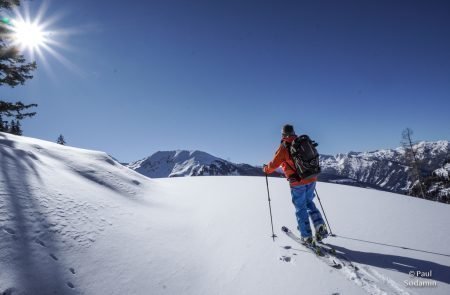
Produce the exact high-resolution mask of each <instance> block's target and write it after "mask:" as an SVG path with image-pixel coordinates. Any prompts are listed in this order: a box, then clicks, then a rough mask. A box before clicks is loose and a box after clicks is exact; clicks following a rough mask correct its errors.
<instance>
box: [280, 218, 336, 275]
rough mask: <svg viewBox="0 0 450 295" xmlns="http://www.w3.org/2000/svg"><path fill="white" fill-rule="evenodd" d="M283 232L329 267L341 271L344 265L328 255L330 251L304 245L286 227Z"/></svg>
mask: <svg viewBox="0 0 450 295" xmlns="http://www.w3.org/2000/svg"><path fill="white" fill-rule="evenodd" d="M281 230H282V231H283V232H284V233H285V234H286V235H287V236H288V237H290V238H291V239H293V240H294V241H295V242H297V243H299V244H300V245H302V246H303V247H305V248H306V249H308V250H309V251H310V252H312V253H313V254H315V255H316V257H317V258H319V259H320V260H322V261H323V262H324V263H326V264H327V265H328V266H330V267H333V268H336V269H341V268H342V265H341V264H340V263H337V262H336V261H335V260H334V259H333V257H332V256H331V255H329V254H328V251H322V248H321V247H320V246H317V245H307V244H306V243H304V242H303V241H302V240H301V239H300V238H299V237H298V236H296V235H295V234H294V233H293V232H292V231H291V230H290V229H289V228H287V227H286V226H283V227H282V228H281Z"/></svg>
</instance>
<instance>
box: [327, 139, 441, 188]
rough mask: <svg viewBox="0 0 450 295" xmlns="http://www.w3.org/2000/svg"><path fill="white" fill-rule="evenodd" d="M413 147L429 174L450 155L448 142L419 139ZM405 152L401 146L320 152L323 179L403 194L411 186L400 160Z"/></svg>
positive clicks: (402, 161) (426, 172)
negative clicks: (345, 151)
mask: <svg viewBox="0 0 450 295" xmlns="http://www.w3.org/2000/svg"><path fill="white" fill-rule="evenodd" d="M414 148H415V150H416V151H417V156H418V158H419V159H420V160H421V161H422V163H423V164H422V167H423V171H422V172H423V174H424V175H430V174H431V172H432V171H433V170H435V169H437V168H439V167H441V166H442V164H443V163H444V162H445V161H446V159H447V158H448V157H449V155H450V143H449V142H448V141H437V142H425V141H422V142H419V143H417V144H416V145H415V146H414ZM404 153H405V150H404V148H402V147H399V148H396V149H385V150H376V151H372V152H349V153H347V154H337V155H335V156H328V155H322V156H321V166H322V171H323V176H322V177H323V178H322V179H323V180H328V181H330V182H339V183H346V184H350V185H357V186H368V187H373V188H378V189H384V190H388V191H393V192H399V193H404V192H406V191H407V190H408V189H409V188H410V185H411V183H410V182H408V168H407V167H406V166H405V163H404V160H403V156H404ZM334 177H337V179H334Z"/></svg>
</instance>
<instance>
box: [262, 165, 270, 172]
mask: <svg viewBox="0 0 450 295" xmlns="http://www.w3.org/2000/svg"><path fill="white" fill-rule="evenodd" d="M268 168H269V167H268V166H267V165H266V164H264V165H263V168H262V170H263V171H264V173H266V174H268V172H267V171H268Z"/></svg>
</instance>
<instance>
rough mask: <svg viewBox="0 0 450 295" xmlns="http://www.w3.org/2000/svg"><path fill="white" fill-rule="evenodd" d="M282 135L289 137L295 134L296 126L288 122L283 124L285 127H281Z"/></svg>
mask: <svg viewBox="0 0 450 295" xmlns="http://www.w3.org/2000/svg"><path fill="white" fill-rule="evenodd" d="M281 135H282V136H283V137H289V136H291V135H295V131H294V126H292V125H289V124H286V125H284V126H283V129H281Z"/></svg>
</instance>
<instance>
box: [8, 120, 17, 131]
mask: <svg viewBox="0 0 450 295" xmlns="http://www.w3.org/2000/svg"><path fill="white" fill-rule="evenodd" d="M8 132H9V133H11V134H16V132H17V127H16V121H14V120H11V124H10V127H9V130H8Z"/></svg>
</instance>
